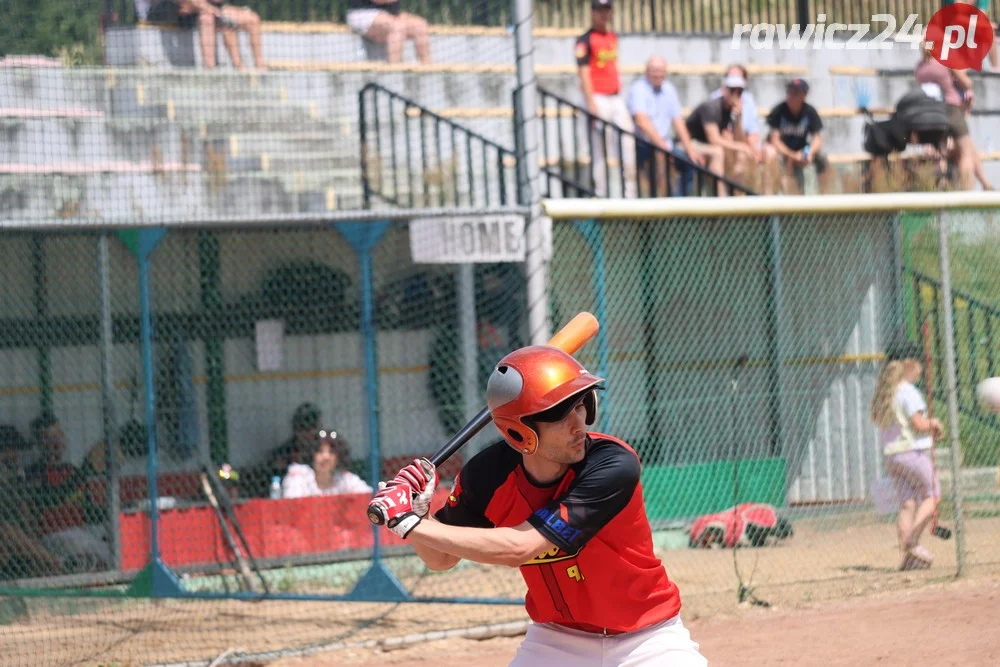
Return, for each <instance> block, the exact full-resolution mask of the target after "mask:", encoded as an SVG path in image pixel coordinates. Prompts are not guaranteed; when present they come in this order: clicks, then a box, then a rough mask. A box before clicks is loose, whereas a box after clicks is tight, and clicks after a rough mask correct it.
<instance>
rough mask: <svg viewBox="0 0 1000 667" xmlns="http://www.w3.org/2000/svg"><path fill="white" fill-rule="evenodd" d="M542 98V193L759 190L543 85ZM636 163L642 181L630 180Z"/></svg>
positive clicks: (666, 193)
mask: <svg viewBox="0 0 1000 667" xmlns="http://www.w3.org/2000/svg"><path fill="white" fill-rule="evenodd" d="M538 97H539V106H540V112H541V127H542V137H541V142H540V144H541V150H540V154H541V160H542V164H543V167H544V170H543V177H544V178H543V184H542V187H543V191H542V195H543V196H544V197H549V198H553V197H559V196H571V197H580V196H590V195H589V194H588V193H597V194H599V195H603V196H608V195H609V194H614V193H615V190H617V192H618V193H619V194H622V195H627V194H629V193H631V194H632V195H633V196H637V197H640V198H644V197H676V196H690V195H698V194H703V193H707V194H709V195H710V196H714V195H715V194H716V193H717V191H718V187H719V186H720V185H721V186H722V187H723V188H724V189H725V190H726V192H727V194H730V195H731V194H734V193H743V194H748V195H752V194H755V193H754V192H753V191H752V190H750V189H749V188H747V187H745V186H744V185H741V184H740V183H737V182H735V181H732V180H730V179H728V178H726V177H725V176H720V175H718V174H716V173H714V172H712V171H710V170H709V169H706V168H705V167H702V166H700V165H698V164H696V163H694V162H692V161H691V160H689V159H688V158H687V157H685V156H684V155H680V154H677V153H674V152H669V151H665V150H663V149H661V148H659V147H657V146H654V145H653V144H651V143H650V142H648V141H646V140H644V139H643V138H641V137H639V136H637V135H636V134H634V133H632V132H629V131H627V130H625V129H623V128H621V127H619V126H617V125H615V124H614V123H611V122H608V121H606V120H604V119H602V118H600V117H598V116H595V115H593V114H591V113H590V112H589V111H588V110H587V109H584V108H583V107H581V106H579V105H577V104H574V103H573V102H571V101H569V100H567V99H566V98H564V97H560V96H559V95H556V94H555V93H552V92H549V91H547V90H544V89H542V88H539V89H538ZM516 106H517V105H516V103H515V108H516ZM611 153H613V154H614V155H610V154H611ZM633 166H634V170H635V177H634V178H637V180H638V182H636V183H634V184H630V183H628V181H629V179H630V178H633V176H632V175H631V174H630V173H629V172H630V171H631V170H632V169H633ZM616 167H617V169H616ZM613 186H617V187H613Z"/></svg>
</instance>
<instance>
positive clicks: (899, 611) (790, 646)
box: [269, 580, 1000, 667]
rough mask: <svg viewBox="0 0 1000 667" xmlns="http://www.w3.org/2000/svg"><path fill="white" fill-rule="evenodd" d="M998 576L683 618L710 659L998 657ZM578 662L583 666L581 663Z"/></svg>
mask: <svg viewBox="0 0 1000 667" xmlns="http://www.w3.org/2000/svg"><path fill="white" fill-rule="evenodd" d="M998 611H1000V582H997V581H993V580H988V581H984V580H974V581H961V582H958V583H952V584H937V585H931V586H928V587H925V588H922V589H920V590H910V591H901V592H892V593H886V594H883V595H879V596H875V597H872V598H867V599H864V600H853V601H842V602H833V603H823V604H820V605H813V606H810V607H808V608H800V609H780V608H779V609H775V608H771V609H761V608H759V607H753V608H749V607H748V608H744V609H740V610H738V611H737V612H736V613H734V614H731V615H726V616H721V617H716V618H702V619H695V620H692V621H689V622H687V626H688V628H689V629H690V631H691V636H692V637H693V638H694V639H695V641H697V642H699V643H700V644H701V651H702V654H703V655H704V656H705V657H707V658H708V659H709V664H710V665H833V666H836V665H843V666H844V667H847V666H851V667H855V666H859V665H879V666H880V667H891V666H894V665H899V666H900V667H902V666H907V667H908V666H910V665H963V666H966V667H974V666H977V665H982V666H984V667H985V666H987V665H989V666H994V665H998V664H1000V633H998V632H996V631H995V623H996V615H997V612H998ZM520 641H521V638H520V637H509V638H499V639H489V640H483V641H477V640H471V639H461V638H455V639H446V640H441V641H435V642H430V643H426V644H420V645H416V646H412V647H409V648H405V649H399V650H396V651H388V652H383V651H378V650H360V649H353V650H343V651H338V652H337V653H336V654H329V655H314V656H310V657H306V658H289V659H284V660H281V661H278V662H274V663H271V664H270V665H269V667H306V666H307V665H308V666H315V667H328V666H332V665H351V666H352V667H382V666H384V665H392V667H423V666H428V665H441V664H449V665H456V664H465V665H477V667H501V666H505V665H507V664H508V663H509V662H510V660H511V659H512V658H513V656H514V653H515V652H516V650H517V645H518V644H519V643H520ZM581 667H584V666H581Z"/></svg>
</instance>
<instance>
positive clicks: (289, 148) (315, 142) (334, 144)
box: [206, 129, 358, 158]
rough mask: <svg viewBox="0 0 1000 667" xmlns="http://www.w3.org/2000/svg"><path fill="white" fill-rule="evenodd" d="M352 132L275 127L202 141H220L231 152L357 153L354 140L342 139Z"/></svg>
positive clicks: (218, 134)
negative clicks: (277, 128)
mask: <svg viewBox="0 0 1000 667" xmlns="http://www.w3.org/2000/svg"><path fill="white" fill-rule="evenodd" d="M354 135H356V132H347V133H344V132H343V131H342V130H309V129H306V130H301V131H291V130H276V131H273V132H260V131H256V132H239V131H234V132H225V133H217V134H214V135H212V136H209V137H206V141H223V142H225V144H226V146H227V147H228V150H229V154H230V155H233V156H240V155H252V154H257V153H271V154H299V153H301V152H305V151H339V152H341V153H343V154H345V155H353V156H354V157H355V158H357V156H358V152H357V147H356V145H355V144H356V142H351V141H345V139H349V138H350V137H352V136H354Z"/></svg>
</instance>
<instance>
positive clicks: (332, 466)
mask: <svg viewBox="0 0 1000 667" xmlns="http://www.w3.org/2000/svg"><path fill="white" fill-rule="evenodd" d="M348 463H350V449H349V448H348V446H347V443H346V442H345V441H344V440H343V439H342V438H338V437H337V433H336V432H335V431H320V432H319V440H318V441H317V442H316V449H315V450H313V455H312V465H311V466H309V465H304V464H301V463H293V464H291V465H290V466H288V474H287V475H285V479H284V481H282V483H281V497H282V498H306V497H308V496H332V495H335V494H338V493H367V494H368V495H371V494H372V487H370V486H368V484H366V483H365V481H364V480H363V479H361V478H360V477H358V476H357V475H355V474H354V473H353V472H351V471H349V470H346V469H345V468H346V467H347V465H348ZM338 466H340V467H339V468H338Z"/></svg>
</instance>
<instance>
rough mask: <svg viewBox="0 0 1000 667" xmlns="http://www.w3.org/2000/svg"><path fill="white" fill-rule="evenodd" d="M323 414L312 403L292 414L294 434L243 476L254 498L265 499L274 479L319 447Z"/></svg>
mask: <svg viewBox="0 0 1000 667" xmlns="http://www.w3.org/2000/svg"><path fill="white" fill-rule="evenodd" d="M322 417H323V413H322V412H320V410H319V408H318V407H316V406H315V405H314V404H312V403H302V404H301V405H299V407H297V408H295V413H294V414H293V415H292V435H291V437H290V438H288V439H287V440H285V441H284V442H283V443H281V444H280V445H279V446H277V447H275V448H274V449H273V450H271V452H270V453H269V454H268V455H267V459H266V460H265V462H264V463H263V464H261V465H258V466H255V467H254V468H252V469H250V470H249V471H248V472H247V473H246V475H244V476H243V479H244V480H245V482H244V483H241V486H242V487H243V488H244V489H245V491H246V494H247V495H248V496H250V497H252V498H266V497H267V496H268V494H269V493H270V489H271V480H272V479H273V478H274V477H281V476H282V475H284V474H285V472H286V471H287V470H288V466H289V465H291V464H293V463H302V462H303V461H306V460H307V459H308V457H309V456H310V455H311V454H312V452H313V450H314V449H315V448H316V441H317V439H318V438H319V433H320V428H321V427H320V423H321V421H322Z"/></svg>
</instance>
